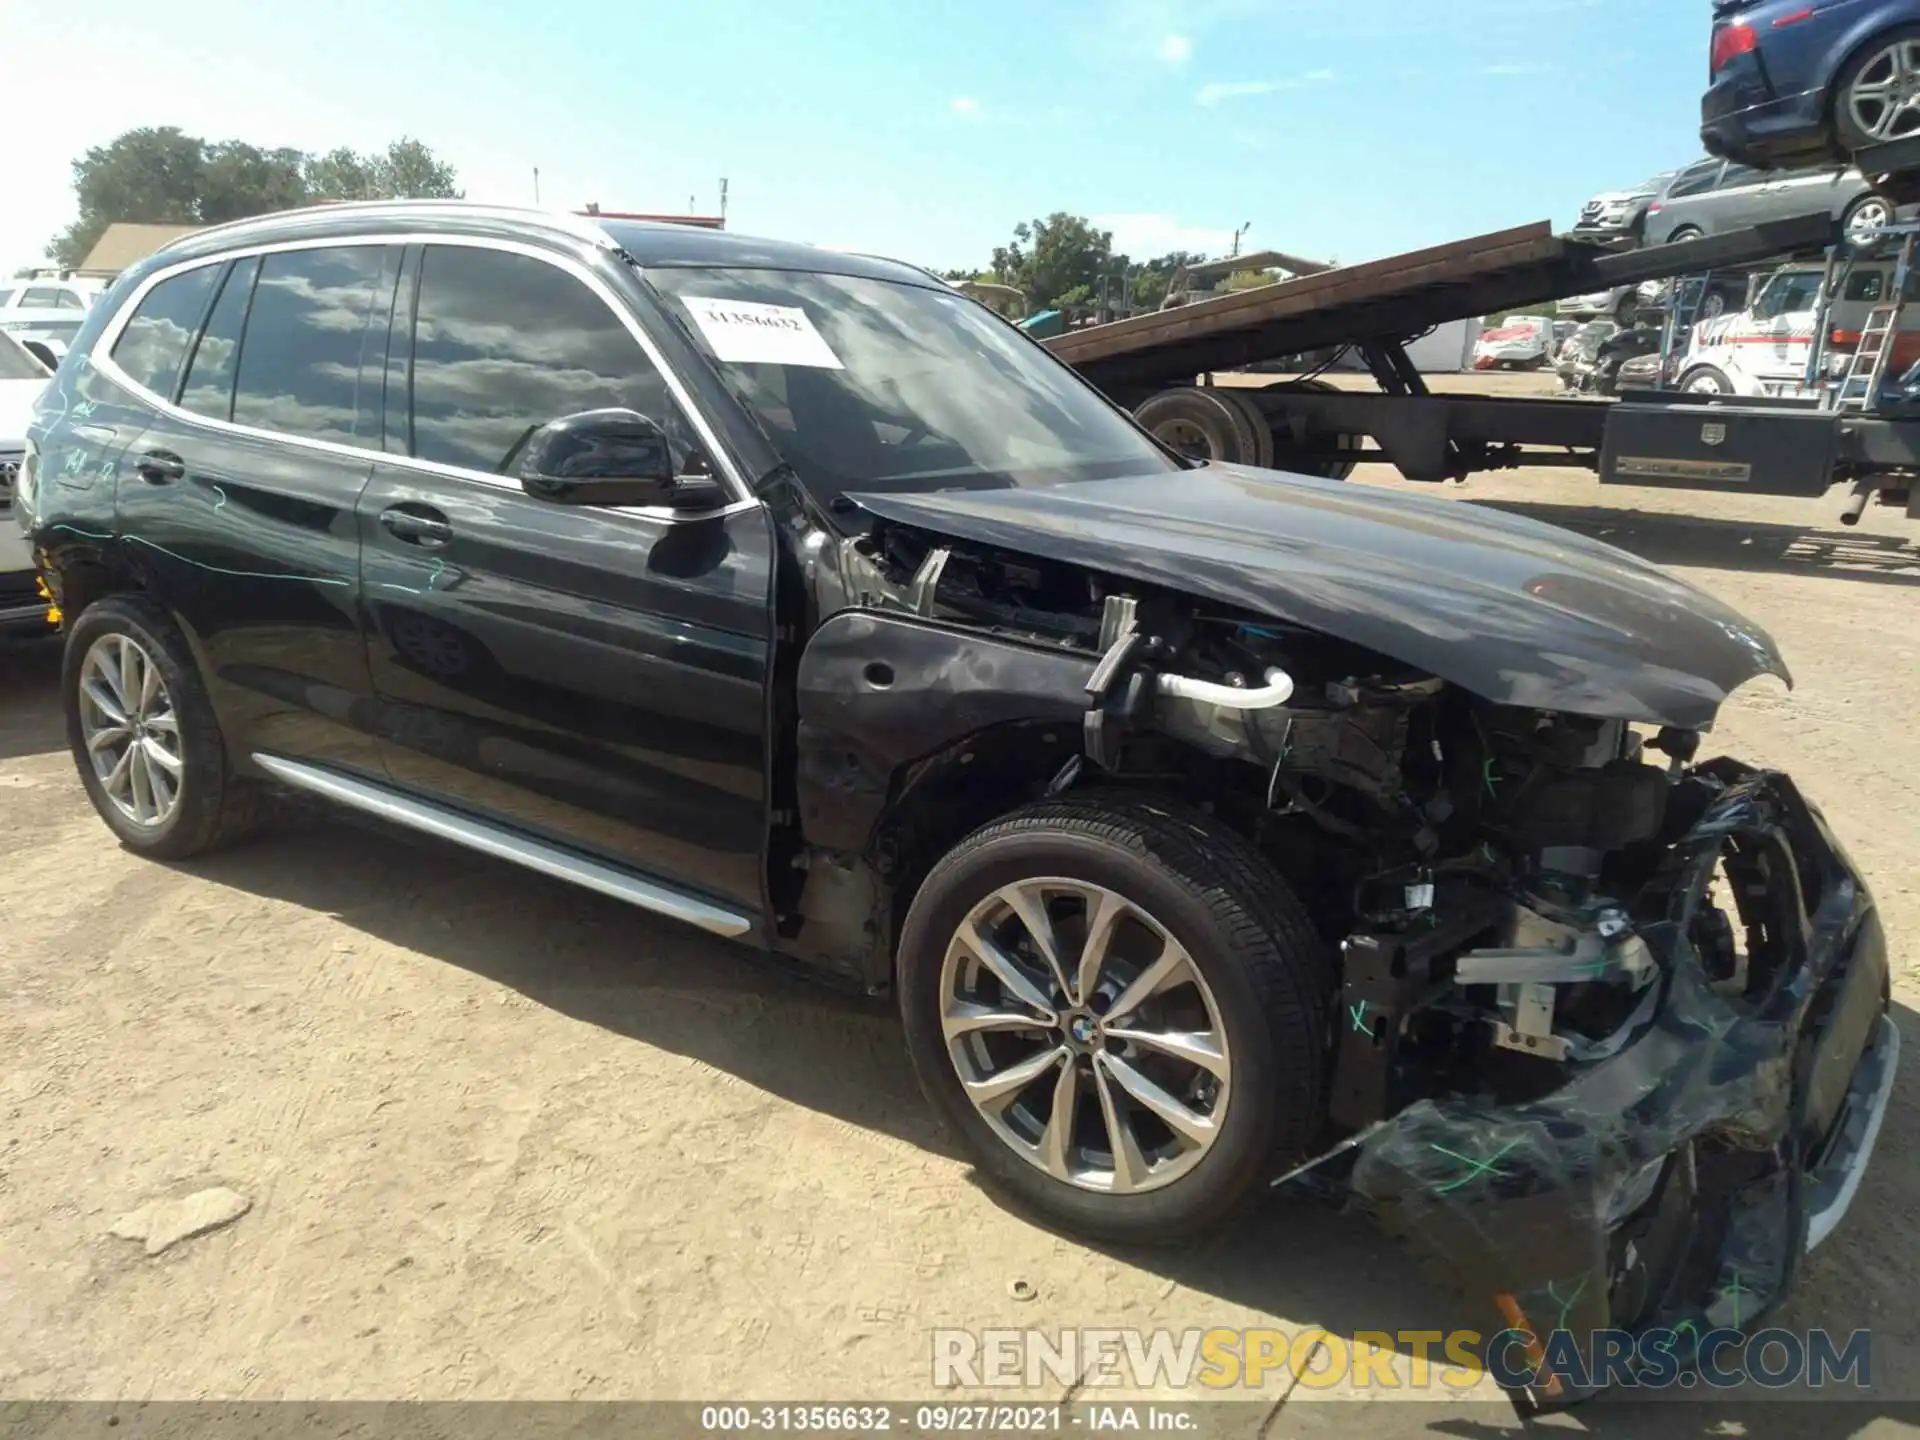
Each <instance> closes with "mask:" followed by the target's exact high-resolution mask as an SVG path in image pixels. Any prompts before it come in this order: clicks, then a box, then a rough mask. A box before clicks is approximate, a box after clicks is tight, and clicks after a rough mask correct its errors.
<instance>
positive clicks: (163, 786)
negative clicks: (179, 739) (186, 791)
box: [141, 740, 180, 820]
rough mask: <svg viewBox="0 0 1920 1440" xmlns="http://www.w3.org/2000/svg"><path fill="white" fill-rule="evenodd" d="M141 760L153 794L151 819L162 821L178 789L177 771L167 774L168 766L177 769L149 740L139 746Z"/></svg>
mask: <svg viewBox="0 0 1920 1440" xmlns="http://www.w3.org/2000/svg"><path fill="white" fill-rule="evenodd" d="M141 759H142V760H144V761H145V763H146V767H147V785H148V788H149V789H151V790H152V792H153V818H154V819H156V820H159V819H162V818H163V817H164V816H165V815H166V813H167V811H168V810H169V809H171V808H172V806H173V797H174V792H175V791H177V790H178V789H179V787H180V781H179V778H178V769H177V768H176V769H175V770H174V771H172V772H169V771H168V769H167V766H168V764H174V765H176V767H177V764H178V762H176V761H174V759H173V757H172V756H171V755H168V754H166V753H165V752H164V751H163V750H161V749H160V747H159V746H158V745H155V744H154V743H153V742H152V741H151V740H148V741H144V742H143V743H142V745H141Z"/></svg>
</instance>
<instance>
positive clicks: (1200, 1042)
mask: <svg viewBox="0 0 1920 1440" xmlns="http://www.w3.org/2000/svg"><path fill="white" fill-rule="evenodd" d="M1107 1039H1109V1040H1126V1041H1128V1042H1130V1043H1132V1044H1135V1045H1144V1046H1145V1047H1146V1048H1147V1049H1149V1050H1158V1051H1159V1052H1160V1053H1161V1054H1162V1055H1171V1056H1173V1058H1174V1059H1176V1060H1184V1061H1186V1062H1187V1063H1188V1064H1189V1065H1198V1066H1199V1067H1200V1068H1201V1069H1202V1070H1205V1071H1206V1072H1207V1073H1208V1074H1209V1075H1213V1076H1216V1077H1218V1078H1220V1079H1222V1080H1224V1079H1226V1076H1227V1057H1226V1055H1225V1054H1224V1053H1223V1052H1222V1051H1221V1049H1220V1042H1219V1041H1217V1040H1216V1039H1214V1037H1213V1034H1212V1032H1211V1031H1182V1030H1114V1029H1109V1030H1108V1031H1107Z"/></svg>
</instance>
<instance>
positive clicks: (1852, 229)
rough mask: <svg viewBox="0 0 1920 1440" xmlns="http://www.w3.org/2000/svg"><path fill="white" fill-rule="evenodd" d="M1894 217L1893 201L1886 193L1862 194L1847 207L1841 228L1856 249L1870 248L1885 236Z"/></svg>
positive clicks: (1849, 242) (1848, 241)
mask: <svg viewBox="0 0 1920 1440" xmlns="http://www.w3.org/2000/svg"><path fill="white" fill-rule="evenodd" d="M1893 218H1894V216H1893V205H1892V202H1890V201H1889V200H1888V199H1887V198H1886V197H1885V196H1884V195H1862V196H1861V197H1860V198H1859V199H1858V200H1856V201H1854V202H1853V204H1852V205H1850V206H1849V207H1847V213H1846V215H1845V216H1844V217H1843V218H1842V219H1841V221H1840V229H1841V233H1842V234H1844V235H1845V236H1846V238H1847V243H1848V244H1849V245H1851V246H1853V247H1854V248H1855V249H1856V250H1870V249H1872V248H1873V247H1874V246H1875V245H1877V244H1879V242H1880V241H1881V240H1882V239H1884V238H1885V233H1884V232H1885V231H1886V228H1887V226H1889V225H1891V224H1892V223H1893Z"/></svg>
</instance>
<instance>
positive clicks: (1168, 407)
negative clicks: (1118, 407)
mask: <svg viewBox="0 0 1920 1440" xmlns="http://www.w3.org/2000/svg"><path fill="white" fill-rule="evenodd" d="M1133 418H1134V419H1135V420H1136V421H1137V422H1138V423H1139V425H1140V428H1141V429H1143V430H1145V431H1147V432H1148V433H1149V434H1150V435H1152V436H1153V437H1154V439H1156V440H1158V441H1159V442H1160V443H1161V444H1162V445H1165V446H1166V447H1167V448H1168V449H1170V450H1176V451H1178V452H1179V453H1180V454H1182V455H1186V456H1190V457H1191V458H1193V459H1195V460H1219V461H1222V462H1224V463H1226V464H1229V465H1258V464H1259V463H1260V459H1259V456H1260V453H1261V439H1262V435H1261V431H1262V429H1264V426H1256V425H1255V423H1254V419H1253V412H1252V410H1251V407H1250V406H1248V405H1245V404H1243V403H1242V402H1241V400H1240V398H1239V397H1238V396H1237V395H1235V394H1234V393H1233V392H1231V391H1228V390H1212V389H1205V390H1203V389H1200V388H1199V387H1197V386H1191V385H1183V386H1181V387H1180V388H1179V389H1176V390H1162V391H1161V392H1160V393H1159V394H1158V395H1153V396H1149V397H1148V398H1147V399H1146V400H1144V401H1142V402H1141V404H1140V406H1139V408H1137V409H1136V410H1135V411H1134V412H1133ZM1271 447H1272V442H1271V440H1268V441H1267V455H1268V461H1269V463H1271V460H1272V448H1271Z"/></svg>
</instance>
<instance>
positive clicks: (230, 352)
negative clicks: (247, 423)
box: [180, 257, 260, 420]
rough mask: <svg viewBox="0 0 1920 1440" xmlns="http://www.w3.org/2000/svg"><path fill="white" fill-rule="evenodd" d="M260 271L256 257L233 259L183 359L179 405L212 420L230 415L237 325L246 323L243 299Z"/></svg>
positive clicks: (249, 292)
mask: <svg viewBox="0 0 1920 1440" xmlns="http://www.w3.org/2000/svg"><path fill="white" fill-rule="evenodd" d="M259 273H260V261H259V260H258V258H256V257H249V258H247V259H245V260H240V261H237V262H235V264H234V267H233V269H231V270H229V271H228V272H227V278H226V281H225V283H224V284H222V285H221V287H220V298H219V299H218V300H215V301H214V302H213V310H212V312H211V313H210V314H209V315H208V316H207V328H206V329H205V330H203V331H202V332H201V334H200V343H199V344H198V345H196V346H195V347H194V350H193V359H192V360H190V361H189V362H188V363H187V383H186V385H185V386H184V387H183V388H182V389H181V391H180V404H181V407H182V408H183V409H187V410H191V411H193V413H194V414H196V415H205V416H207V417H208V418H209V419H213V420H231V419H232V418H233V373H234V370H235V369H236V368H237V366H236V363H235V362H237V361H238V360H239V358H240V327H241V326H242V325H244V324H245V323H246V319H247V301H248V300H249V299H251V298H252V295H253V280H254V276H256V275H257V274H259Z"/></svg>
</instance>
